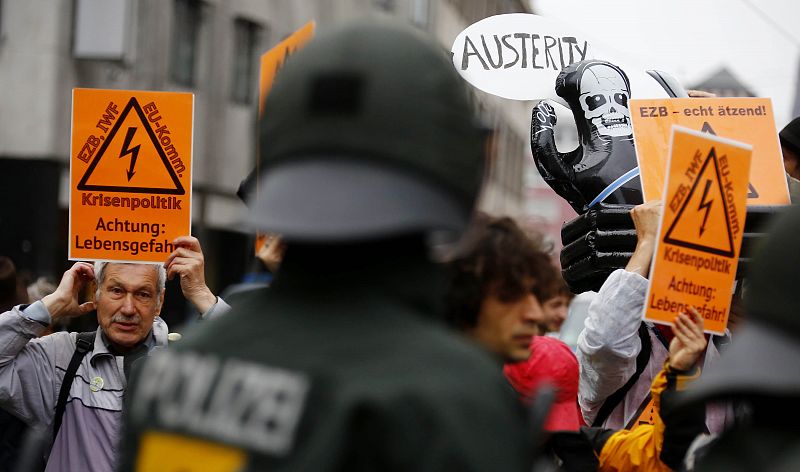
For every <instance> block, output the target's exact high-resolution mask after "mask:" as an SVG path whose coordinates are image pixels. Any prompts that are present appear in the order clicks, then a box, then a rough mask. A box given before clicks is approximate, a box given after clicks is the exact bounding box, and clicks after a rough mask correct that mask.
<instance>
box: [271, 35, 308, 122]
mask: <svg viewBox="0 0 800 472" xmlns="http://www.w3.org/2000/svg"><path fill="white" fill-rule="evenodd" d="M315 27H316V23H314V22H313V21H309V22H308V23H306V24H305V25H303V26H302V27H301V28H300V29H298V30H297V31H295V32H294V33H292V34H290V35H289V36H288V37H287V38H286V39H284V40H283V41H281V42H280V43H278V44H277V45H276V46H275V47H274V48H272V49H270V50H269V51H267V52H265V53H264V54H262V55H261V74H260V78H259V82H258V84H259V87H258V90H259V94H258V97H259V99H258V103H259V106H258V110H259V113H261V112H263V111H264V101H265V100H266V99H267V94H268V93H269V90H270V89H271V88H272V82H273V81H274V80H275V75H277V73H278V71H279V70H280V69H281V67H283V64H284V63H285V62H286V58H288V57H289V56H291V55H292V54H293V53H295V52H296V51H297V50H298V49H301V48H302V47H303V46H305V44H306V43H307V42H309V41H311V38H313V37H314V28H315Z"/></svg>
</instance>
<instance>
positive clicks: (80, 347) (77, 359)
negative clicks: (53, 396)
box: [53, 331, 97, 438]
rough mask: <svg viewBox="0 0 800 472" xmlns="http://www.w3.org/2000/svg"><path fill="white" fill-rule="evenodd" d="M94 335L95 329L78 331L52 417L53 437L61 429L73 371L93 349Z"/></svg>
mask: <svg viewBox="0 0 800 472" xmlns="http://www.w3.org/2000/svg"><path fill="white" fill-rule="evenodd" d="M95 336H97V331H87V332H84V333H78V336H77V339H76V342H75V352H73V353H72V359H70V361H69V366H67V371H66V372H65V373H64V380H63V381H62V382H61V390H59V392H58V402H57V403H56V414H55V416H54V417H53V438H55V437H56V435H58V430H59V429H61V417H63V416H64V408H66V407H67V398H69V388H70V387H71V386H72V381H73V380H75V373H76V372H78V367H79V366H80V365H81V361H83V358H84V357H86V353H87V352H91V350H92V349H94V338H95Z"/></svg>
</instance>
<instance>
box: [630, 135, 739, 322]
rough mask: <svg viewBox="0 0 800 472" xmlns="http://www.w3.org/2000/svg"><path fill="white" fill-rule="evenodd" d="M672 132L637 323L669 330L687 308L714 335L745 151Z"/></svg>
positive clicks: (735, 232) (732, 249) (732, 261)
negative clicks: (655, 235) (640, 319)
mask: <svg viewBox="0 0 800 472" xmlns="http://www.w3.org/2000/svg"><path fill="white" fill-rule="evenodd" d="M672 129H673V136H672V142H671V145H670V156H671V157H670V160H669V163H668V167H667V170H668V174H667V180H666V183H665V191H664V193H663V195H662V197H663V201H664V212H663V215H662V217H661V226H660V228H659V239H658V242H657V246H656V249H655V255H654V257H653V265H652V267H651V271H650V285H649V287H648V291H647V302H646V304H645V311H644V318H645V319H647V320H650V321H653V322H656V323H664V324H672V322H673V321H674V319H675V318H676V317H677V316H678V313H681V312H683V313H686V312H688V307H690V306H692V307H695V308H696V309H697V311H698V312H699V313H700V315H702V316H703V318H704V319H705V329H706V331H708V332H711V333H717V334H722V333H723V332H724V331H725V327H726V325H727V322H728V311H729V309H730V303H731V296H732V295H733V283H734V279H735V278H736V267H737V264H738V260H739V249H740V248H741V244H742V236H743V232H744V220H745V216H746V213H747V206H746V201H747V193H748V178H749V175H750V161H751V154H752V148H751V147H750V146H749V145H747V144H743V143H738V142H736V141H731V140H728V139H724V138H719V137H716V136H711V135H708V134H705V133H701V132H699V131H694V130H690V129H687V128H682V127H679V126H673V128H672Z"/></svg>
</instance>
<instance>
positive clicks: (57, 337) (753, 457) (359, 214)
mask: <svg viewBox="0 0 800 472" xmlns="http://www.w3.org/2000/svg"><path fill="white" fill-rule="evenodd" d="M343 51H344V52H346V53H343ZM259 126H260V139H261V146H260V149H261V151H260V152H261V155H260V158H261V165H260V168H261V171H262V174H261V176H260V178H261V182H260V192H258V194H257V195H252V196H250V197H249V198H248V202H247V203H248V207H249V215H248V222H249V225H250V226H251V227H252V228H253V229H254V230H259V231H266V232H268V233H269V234H270V235H274V236H270V243H269V244H268V245H266V246H265V247H264V249H263V250H262V255H261V257H262V260H263V261H264V263H265V265H266V266H267V267H268V268H269V272H270V274H271V275H273V276H274V278H271V280H270V282H269V284H268V285H267V283H266V282H265V281H259V282H258V283H254V284H247V285H243V286H239V287H235V288H234V289H230V290H229V291H226V293H229V294H230V298H228V296H227V295H225V297H224V298H226V299H228V302H229V303H230V304H229V303H228V302H226V301H225V300H223V298H222V297H219V296H216V295H215V294H214V293H213V292H212V291H211V290H210V289H209V287H208V285H207V284H206V281H205V263H204V259H203V253H202V248H201V244H200V241H198V240H197V239H196V238H193V237H191V236H185V237H180V238H178V239H176V240H175V241H174V244H175V247H176V249H175V251H174V252H173V253H172V254H170V256H169V257H168V258H167V260H166V261H165V262H164V264H163V265H152V264H128V263H114V262H108V263H105V262H96V263H94V264H89V263H85V262H77V263H75V264H74V265H73V266H72V267H71V268H70V269H69V270H67V271H66V272H65V273H64V274H63V277H62V278H61V280H60V282H58V283H57V284H54V283H49V284H48V283H47V281H43V280H38V281H36V282H34V283H32V284H31V285H30V286H29V287H26V286H25V284H24V283H23V282H22V281H21V280H20V278H19V277H17V273H16V269H15V267H14V264H13V262H12V261H11V260H9V259H7V258H3V257H0V313H1V314H0V406H2V410H0V469H2V470H21V471H31V470H43V469H44V470H47V471H112V470H122V471H128V470H154V471H157V470H186V471H189V470H192V471H194V470H239V471H245V470H247V471H250V470H252V471H256V470H317V471H319V470H348V471H351V470H382V471H389V470H448V471H449V470H476V471H506V470H509V471H510V470H519V471H523V470H526V471H527V470H543V471H544V470H570V471H572V470H575V471H581V470H604V471H605V470H608V471H628V470H630V471H634V470H643V471H662V470H663V471H667V470H720V471H722V470H800V454H799V453H798V451H800V448H798V447H796V446H800V444H799V443H800V434H798V433H797V424H796V419H795V418H796V417H794V414H793V412H794V409H795V408H796V404H795V403H794V402H795V401H798V400H800V316H798V315H797V314H798V313H800V298H798V297H797V296H796V295H795V294H794V282H795V281H796V280H797V279H798V278H800V251H798V250H795V249H793V248H794V246H795V245H796V244H797V243H796V241H797V236H796V235H797V233H798V232H800V209H797V208H794V207H791V208H789V209H788V210H786V211H784V212H783V213H784V214H783V215H781V216H780V217H778V218H776V220H777V223H776V224H775V225H774V226H773V227H772V228H771V230H770V232H769V234H768V236H767V237H766V239H765V240H764V241H763V243H762V247H761V248H760V251H759V253H758V255H757V257H756V258H755V260H754V262H753V263H752V269H751V270H750V272H749V274H748V279H747V283H746V286H745V290H744V296H743V305H742V306H741V307H740V308H738V309H741V311H742V312H743V313H744V316H745V319H746V321H745V323H744V324H743V326H741V327H739V329H737V331H736V333H730V332H726V333H725V335H723V336H708V335H704V333H703V318H702V317H701V316H700V315H699V314H698V313H697V312H695V311H694V310H690V312H689V313H682V314H680V315H679V316H678V318H677V319H676V321H675V322H674V324H673V325H672V326H666V325H653V324H650V323H646V322H643V321H642V316H641V314H642V307H643V305H644V303H645V294H646V291H647V284H648V280H647V277H648V275H649V274H648V272H649V267H650V265H651V264H650V263H651V260H652V258H653V251H654V248H655V238H656V234H657V229H658V222H659V220H660V216H661V211H662V207H661V205H660V203H659V202H648V203H645V204H643V205H639V206H636V207H634V208H633V210H632V212H631V215H632V219H633V221H634V224H635V228H636V233H637V238H638V243H637V246H636V250H635V252H634V253H633V256H632V257H631V259H630V261H629V262H628V264H627V266H626V267H624V268H620V269H618V270H617V271H615V272H613V273H612V274H611V275H610V276H609V278H608V279H607V280H606V281H605V283H604V284H603V286H602V288H601V289H600V290H599V292H598V293H597V294H596V295H595V296H594V298H593V299H592V301H591V303H590V305H589V308H588V315H587V318H586V321H585V325H584V329H583V331H582V332H581V334H580V336H579V339H578V346H577V350H576V352H573V351H572V350H571V349H570V348H569V347H568V346H567V345H566V344H564V343H563V342H561V341H560V340H558V339H557V335H558V331H559V329H560V327H561V325H562V324H563V322H564V320H565V319H566V317H567V314H568V312H569V305H570V301H571V300H572V297H573V294H572V293H571V292H570V291H569V288H568V287H567V285H566V284H565V282H564V280H563V279H562V278H561V275H560V273H559V271H558V269H557V267H556V265H555V264H554V260H553V254H552V251H551V250H550V248H549V247H548V246H547V244H545V242H544V241H543V239H542V238H541V236H539V235H537V234H536V233H535V231H529V228H523V227H521V226H520V225H519V224H518V223H517V222H515V221H514V220H513V219H511V218H509V217H497V216H490V215H487V214H484V213H480V212H477V211H476V201H477V200H478V197H479V194H480V191H481V185H482V181H483V180H482V179H483V172H484V170H485V156H484V152H485V149H486V147H485V141H484V140H485V137H486V136H485V131H484V130H482V129H481V127H480V126H478V125H477V124H476V121H475V120H474V119H473V117H472V104H471V103H470V101H469V99H468V95H467V93H466V90H465V86H464V83H463V81H462V80H461V79H460V78H459V76H458V75H457V73H456V72H455V71H454V70H453V67H452V65H451V64H449V63H448V61H447V59H446V57H445V56H444V55H442V54H441V51H439V50H438V49H437V47H436V46H434V45H432V44H431V43H429V42H428V41H427V40H425V39H424V38H422V37H421V36H420V35H419V34H417V33H415V32H412V31H409V30H407V29H406V28H402V27H399V26H396V25H394V24H392V23H384V22H382V21H379V22H373V23H372V24H364V23H361V24H355V25H351V26H349V27H346V28H343V29H341V30H338V31H336V32H332V33H329V35H328V36H326V37H324V38H323V37H321V38H319V39H318V40H317V41H315V42H313V43H312V44H311V45H310V46H308V47H307V48H306V49H304V50H303V51H302V52H300V53H298V54H297V55H296V56H295V57H293V58H292V60H291V61H289V62H288V64H286V66H285V67H284V69H283V70H282V71H281V74H280V75H279V76H278V80H277V81H276V84H275V87H274V89H273V91H272V93H271V98H270V113H269V114H267V115H266V116H265V118H264V119H263V120H262V122H261V123H260V125H259ZM780 140H781V144H782V146H783V148H784V156H785V157H784V158H785V162H786V166H787V170H788V171H789V172H790V173H792V172H794V171H795V170H796V169H797V167H798V164H797V159H798V156H800V121H798V120H795V121H793V122H792V123H790V124H789V125H788V126H787V127H786V128H785V129H784V130H783V131H782V132H781V133H780ZM250 180H252V178H251V179H250ZM251 183H252V182H251ZM277 235H280V237H279V238H278V236H277ZM174 277H178V278H179V279H180V286H181V291H182V293H183V296H184V297H185V298H186V299H187V300H188V301H190V302H191V304H192V305H193V306H194V307H195V308H196V309H197V311H198V312H199V313H200V314H201V318H202V319H203V321H202V322H201V323H197V324H195V325H194V326H193V327H192V328H191V329H190V330H189V331H187V332H186V333H184V335H183V336H180V335H177V334H176V333H170V332H169V329H168V327H167V326H166V323H164V321H163V320H162V319H161V318H160V317H159V316H158V315H159V313H160V310H161V307H162V305H163V302H164V284H165V281H166V280H167V279H168V278H170V279H171V278H174ZM81 316H96V317H97V323H98V325H99V327H98V329H97V330H96V331H91V332H81V333H78V332H69V331H67V330H64V325H65V321H67V320H69V319H72V318H76V317H81Z"/></svg>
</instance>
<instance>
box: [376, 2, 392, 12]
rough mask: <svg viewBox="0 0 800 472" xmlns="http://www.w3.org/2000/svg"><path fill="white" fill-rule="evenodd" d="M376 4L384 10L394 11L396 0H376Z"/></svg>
mask: <svg viewBox="0 0 800 472" xmlns="http://www.w3.org/2000/svg"><path fill="white" fill-rule="evenodd" d="M374 3H375V6H376V7H377V8H378V9H380V10H383V11H386V12H392V11H394V0H374Z"/></svg>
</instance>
